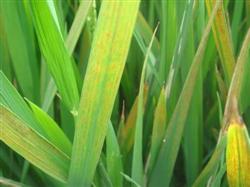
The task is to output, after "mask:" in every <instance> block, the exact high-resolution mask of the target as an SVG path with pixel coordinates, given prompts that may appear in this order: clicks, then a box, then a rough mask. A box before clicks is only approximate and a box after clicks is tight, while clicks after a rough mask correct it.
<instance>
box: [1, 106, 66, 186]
mask: <svg viewBox="0 0 250 187" xmlns="http://www.w3.org/2000/svg"><path fill="white" fill-rule="evenodd" d="M0 116H1V117H0V129H1V133H0V140H1V141H3V142H4V143H5V144H6V145H8V146H9V147H10V148H11V149H13V150H14V151H16V152H17V153H18V154H20V155H21V156H23V157H24V158H25V159H26V160H28V161H29V162H30V163H32V164H34V165H35V166H36V167H38V168H39V169H41V170H43V171H44V172H45V173H47V174H48V175H50V176H52V177H54V178H56V179H58V180H60V181H61V182H66V180H67V176H68V168H69V161H70V159H69V157H68V156H66V155H65V154H64V153H62V152H61V151H60V150H59V149H58V148H57V147H55V146H54V145H53V144H51V143H50V142H49V141H48V140H46V139H45V138H44V137H42V136H41V135H39V134H38V133H37V132H35V131H34V130H32V129H31V128H29V127H28V125H27V124H26V123H25V122H24V121H22V120H21V119H20V118H18V117H17V116H16V115H15V114H13V113H12V112H11V111H9V110H8V109H7V108H6V107H4V106H3V105H0Z"/></svg>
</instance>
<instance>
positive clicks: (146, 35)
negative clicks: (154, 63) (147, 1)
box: [135, 12, 160, 56]
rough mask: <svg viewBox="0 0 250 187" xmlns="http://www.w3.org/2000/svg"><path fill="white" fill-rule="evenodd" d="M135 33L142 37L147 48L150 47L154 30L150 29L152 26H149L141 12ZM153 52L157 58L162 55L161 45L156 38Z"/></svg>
mask: <svg viewBox="0 0 250 187" xmlns="http://www.w3.org/2000/svg"><path fill="white" fill-rule="evenodd" d="M135 33H137V34H138V35H140V36H142V38H143V39H144V41H145V43H146V45H147V46H148V45H149V43H150V41H151V37H152V35H153V30H152V29H151V28H150V26H149V25H148V23H147V21H146V20H145V18H144V16H143V15H142V13H141V12H139V14H138V17H137V21H136V26H135ZM152 51H153V54H154V55H155V56H158V55H159V54H160V43H159V41H158V39H157V38H156V37H155V38H154V42H153V45H152Z"/></svg>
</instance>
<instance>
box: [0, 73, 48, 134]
mask: <svg viewBox="0 0 250 187" xmlns="http://www.w3.org/2000/svg"><path fill="white" fill-rule="evenodd" d="M0 83H1V86H0V103H1V104H3V105H4V106H6V107H7V108H9V109H10V110H11V111H12V112H14V113H15V114H16V115H17V116H19V117H20V118H21V119H22V120H23V121H25V122H26V124H27V125H28V126H29V127H31V128H32V129H34V130H36V131H37V132H38V133H40V134H42V135H44V136H45V137H46V134H45V132H44V131H43V129H42V128H41V127H39V124H38V123H37V122H36V120H35V118H34V116H33V114H32V112H31V111H30V109H29V107H28V106H27V104H26V103H25V102H24V100H23V98H22V97H21V96H20V95H19V93H18V92H17V90H16V89H15V87H14V86H13V85H12V84H11V83H10V82H9V80H8V79H7V77H6V76H5V75H4V74H3V72H1V71H0Z"/></svg>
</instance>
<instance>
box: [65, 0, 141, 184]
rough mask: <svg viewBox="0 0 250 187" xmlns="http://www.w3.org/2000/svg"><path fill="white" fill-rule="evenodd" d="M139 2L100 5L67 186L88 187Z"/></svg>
mask: <svg viewBox="0 0 250 187" xmlns="http://www.w3.org/2000/svg"><path fill="white" fill-rule="evenodd" d="M139 3H140V1H139V0H138V1H137V0H136V1H128V2H127V1H126V2H125V1H108V0H104V1H103V2H102V4H101V10H100V13H99V19H98V22H97V27H96V30H95V36H94V39H93V43H92V49H91V54H90V57H89V63H88V67H87V72H86V75H85V80H84V85H83V89H82V94H81V95H82V96H81V101H80V106H79V111H78V116H77V119H76V129H75V137H74V144H73V152H72V161H71V167H70V172H69V183H68V185H69V186H72V187H73V186H90V185H91V181H92V179H93V175H94V171H95V169H96V166H97V162H98V160H99V157H100V154H101V149H102V146H103V141H104V138H105V136H106V132H107V127H108V126H107V125H108V120H109V119H110V117H111V112H112V108H113V105H114V101H115V96H116V94H117V90H118V86H119V83H120V79H121V76H122V71H123V69H124V65H125V61H126V58H127V53H128V48H129V45H130V41H131V37H132V32H133V28H134V25H135V21H136V17H137V12H138V8H139ZM125 30H126V32H125Z"/></svg>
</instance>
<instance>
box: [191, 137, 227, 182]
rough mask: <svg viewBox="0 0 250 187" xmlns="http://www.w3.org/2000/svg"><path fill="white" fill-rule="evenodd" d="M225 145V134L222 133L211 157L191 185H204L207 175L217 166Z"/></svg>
mask: <svg viewBox="0 0 250 187" xmlns="http://www.w3.org/2000/svg"><path fill="white" fill-rule="evenodd" d="M226 145H227V135H223V136H222V137H221V139H220V141H219V142H218V144H217V146H216V148H215V150H214V153H213V155H212V157H211V159H210V160H209V162H208V163H207V165H206V166H205V168H204V169H203V170H202V172H201V173H200V175H199V176H198V177H197V179H196V180H195V182H194V184H193V185H192V186H193V187H200V186H206V184H207V182H208V179H209V177H210V176H211V175H212V174H213V173H214V171H215V170H216V169H217V166H218V164H219V162H220V159H221V157H222V155H223V153H224V150H225V148H226Z"/></svg>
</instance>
